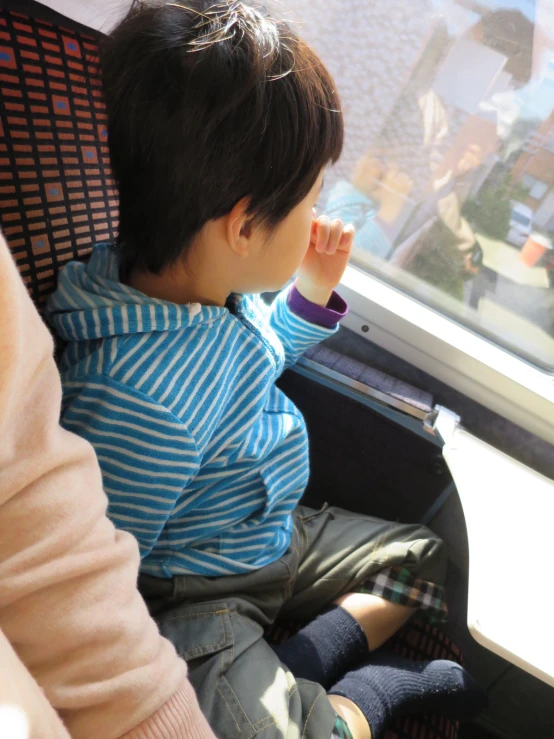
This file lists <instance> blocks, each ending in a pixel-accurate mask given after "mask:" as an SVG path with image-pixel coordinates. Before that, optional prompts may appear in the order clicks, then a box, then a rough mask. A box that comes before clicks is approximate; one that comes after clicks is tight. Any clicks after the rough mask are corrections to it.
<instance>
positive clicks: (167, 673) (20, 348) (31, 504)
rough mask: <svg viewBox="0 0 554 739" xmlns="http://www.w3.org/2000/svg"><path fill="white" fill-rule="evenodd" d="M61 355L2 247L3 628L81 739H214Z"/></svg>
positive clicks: (0, 541)
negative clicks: (141, 586) (114, 510)
mask: <svg viewBox="0 0 554 739" xmlns="http://www.w3.org/2000/svg"><path fill="white" fill-rule="evenodd" d="M52 350H53V345H52V339H51V336H50V334H49V332H48V330H47V329H46V327H45V326H44V324H43V323H42V321H41V319H40V316H39V315H38V313H37V311H36V309H35V307H34V305H33V303H32V301H31V299H30V298H29V296H28V295H27V292H26V290H25V287H24V285H23V283H22V281H21V279H20V277H19V275H18V273H17V269H16V267H15V265H14V263H13V260H12V258H11V255H10V253H9V251H8V248H7V246H6V244H5V241H4V239H3V238H2V237H1V235H0V630H1V631H3V633H4V635H5V636H6V638H7V639H8V641H9V642H10V644H11V645H12V647H13V649H14V650H15V652H16V654H17V656H18V658H19V659H20V660H21V661H22V662H23V664H24V665H25V667H26V668H27V670H28V671H29V672H30V673H31V675H32V676H33V677H34V679H35V680H36V681H37V683H38V684H39V685H40V687H41V688H42V690H43V691H44V694H45V695H46V698H47V699H48V701H49V702H50V704H51V705H52V706H53V707H54V709H55V710H56V711H57V712H58V714H59V716H60V717H61V718H62V720H63V721H64V723H65V725H66V726H67V729H68V731H69V733H70V735H71V736H72V737H73V739H117V738H118V737H122V736H126V737H127V736H128V737H129V739H131V737H132V738H133V739H134V738H136V739H180V738H181V737H187V738H188V739H214V736H213V734H212V732H211V730H210V729H209V727H208V724H207V723H206V721H205V719H204V717H203V715H202V713H201V712H200V709H199V707H198V703H197V700H196V696H195V694H194V691H193V689H192V687H191V685H190V683H189V682H188V679H187V675H186V664H185V662H184V661H183V660H181V659H180V658H179V657H178V656H177V654H176V652H175V650H174V648H173V647H172V646H171V644H170V643H169V642H167V641H166V640H165V639H163V638H162V637H161V636H160V634H159V632H158V629H157V627H156V625H155V623H154V621H153V620H152V619H151V618H150V616H149V614H148V611H147V609H146V606H145V605H144V602H143V601H142V599H141V597H140V595H139V593H138V591H137V589H136V580H137V572H138V566H139V552H138V547H137V543H136V541H135V539H134V537H133V536H132V535H131V534H128V533H125V532H122V531H118V530H116V529H115V528H114V526H113V525H112V523H110V521H109V520H108V519H107V518H106V506H107V500H106V496H105V494H104V492H103V489H102V480H101V474H100V469H99V467H98V462H97V460H96V456H95V454H94V451H93V449H92V447H91V446H90V444H89V443H88V442H86V441H85V440H83V439H81V438H79V437H77V436H75V435H74V434H72V433H70V432H68V431H65V430H64V429H62V428H61V427H60V425H59V415H60V406H61V387H60V380H59V376H58V372H57V369H56V366H55V363H54V360H53V356H52ZM2 668H4V665H2Z"/></svg>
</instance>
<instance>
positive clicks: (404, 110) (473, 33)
mask: <svg viewBox="0 0 554 739" xmlns="http://www.w3.org/2000/svg"><path fill="white" fill-rule="evenodd" d="M44 2H45V4H47V5H50V6H51V7H53V8H54V9H56V10H59V11H61V12H62V13H65V14H66V15H69V16H70V17H73V18H74V19H75V20H78V21H81V22H84V23H86V24H88V25H90V26H93V27H95V28H97V29H99V30H102V31H104V32H106V31H109V28H110V27H111V26H112V25H113V23H114V22H115V20H116V19H117V16H118V14H120V13H121V12H123V10H124V9H125V8H126V7H128V4H129V3H128V0H113V2H106V0H91V2H88V3H84V4H82V3H78V4H76V3H72V2H69V0H44ZM266 4H267V5H268V6H269V7H270V8H271V10H272V11H273V12H274V14H277V15H279V14H281V15H282V16H283V17H285V19H286V20H288V21H290V22H292V23H294V24H295V26H296V27H297V28H298V30H299V32H300V33H301V34H302V35H303V36H304V38H306V39H307V40H308V41H309V42H310V43H311V44H312V45H313V46H314V47H315V48H316V50H317V51H318V53H319V54H320V55H321V57H322V58H323V60H324V61H325V63H326V64H327V65H328V67H329V69H330V70H331V72H332V74H333V76H334V77H335V79H336V81H337V85H338V87H339V91H340V93H341V97H342V100H343V108H344V113H345V119H346V141H345V148H344V153H343V156H342V158H341V160H340V161H339V162H338V164H337V165H336V166H335V167H334V168H333V169H332V170H330V171H329V173H328V174H327V176H326V179H325V181H326V187H325V191H324V192H323V193H322V197H321V200H320V205H321V206H322V207H324V208H325V210H326V211H327V212H328V213H330V214H331V215H335V216H337V217H341V218H343V219H345V220H352V221H353V222H354V223H355V225H356V226H357V229H358V234H357V240H356V246H355V249H354V253H353V258H352V265H351V267H349V268H348V269H347V272H346V274H345V277H344V280H343V285H342V289H343V294H344V295H345V297H346V298H347V299H348V301H349V304H350V308H351V312H350V316H349V317H348V318H347V319H346V321H345V323H346V325H347V326H348V327H350V328H352V329H354V330H356V331H359V332H360V334H361V335H362V336H364V337H365V338H368V339H370V340H372V341H374V342H375V343H377V344H379V345H381V346H383V347H385V348H387V349H389V350H391V351H393V352H394V353H396V354H398V355H399V356H402V357H403V358H404V359H406V360H408V361H410V362H411V363H412V364H415V365H417V366H419V367H421V368H423V369H425V370H427V371H428V372H430V373H431V374H433V375H435V376H437V377H439V378H440V379H442V380H444V381H446V382H447V383H449V384H450V385H452V386H454V387H456V388H457V389H459V390H461V391H462V392H465V393H466V394H468V395H470V396H471V397H473V399H474V400H477V401H479V402H482V403H484V404H485V405H488V406H489V407H491V408H493V409H494V410H496V411H497V412H500V413H502V414H503V415H505V416H506V417H508V418H510V419H511V420H513V421H515V422H516V423H519V424H521V425H522V426H524V427H526V428H528V429H529V430H531V431H533V432H535V433H537V434H539V435H541V436H542V437H543V438H547V439H549V440H550V441H554V424H553V423H552V419H553V418H554V381H553V371H554V288H553V284H554V249H553V248H552V243H553V236H554V31H552V29H553V28H554V10H553V9H552V3H551V0H387V1H386V2H384V1H383V0H266Z"/></svg>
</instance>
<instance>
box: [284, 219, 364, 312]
mask: <svg viewBox="0 0 554 739" xmlns="http://www.w3.org/2000/svg"><path fill="white" fill-rule="evenodd" d="M355 234H356V230H355V228H354V226H352V225H351V224H349V225H348V226H343V224H342V221H339V220H338V219H336V220H334V221H331V219H330V218H328V217H327V216H320V217H319V218H316V217H315V212H314V220H313V223H312V234H311V238H310V246H309V247H308V251H307V252H306V256H305V257H304V259H303V261H302V264H301V265H300V267H299V268H298V270H297V273H296V274H297V280H296V289H297V290H298V292H299V293H300V294H301V295H302V296H303V297H304V298H306V300H309V301H310V302H311V303H316V304H317V305H322V306H326V305H327V303H328V302H329V299H330V297H331V294H332V292H333V290H334V289H335V287H336V286H337V285H338V284H339V282H340V279H341V277H342V275H343V273H344V270H345V269H346V265H347V264H348V259H349V258H350V252H351V250H352V244H353V243H354V236H355Z"/></svg>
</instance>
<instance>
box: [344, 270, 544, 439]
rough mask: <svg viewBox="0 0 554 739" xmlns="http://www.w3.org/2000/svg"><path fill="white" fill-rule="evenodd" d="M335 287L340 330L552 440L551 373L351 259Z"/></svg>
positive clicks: (541, 436)
mask: <svg viewBox="0 0 554 739" xmlns="http://www.w3.org/2000/svg"><path fill="white" fill-rule="evenodd" d="M340 291H341V294H342V295H343V297H344V298H345V299H346V300H347V301H348V304H349V306H350V312H349V314H348V316H347V317H346V318H345V319H344V320H343V325H345V326H346V327H347V328H350V329H351V330H353V331H354V332H356V333H357V334H359V335H360V336H362V337H363V338H365V339H367V340H369V341H372V342H373V343H375V344H376V345H377V346H380V347H382V348H383V349H386V350H388V351H390V352H392V353H393V354H396V355H397V356H399V357H401V358H402V359H404V360H405V361H407V362H409V363H410V364H413V365H414V366H416V367H418V368H419V369H421V370H423V371H425V372H427V373H428V374H430V375H432V376H434V377H436V378H437V379H439V380H441V381H443V382H445V383H446V384H447V385H450V386H451V387H453V388H454V389H456V390H458V391H459V392H461V393H463V394H464V395H467V396H468V397H470V398H471V399H472V400H474V401H476V402H478V403H481V404H482V405H484V406H486V407H487V408H490V409H491V410H493V411H495V412H496V413H498V414H499V415H501V416H503V417H504V418H507V419H508V420H510V421H512V422H513V423H516V424H517V425H519V426H522V427H523V428H525V429H527V430H528V431H530V432H532V433H534V434H536V435H537V436H539V437H540V438H542V439H545V440H546V441H548V442H549V443H551V444H554V373H552V372H547V371H545V370H542V369H540V368H538V367H535V366H533V365H532V364H531V363H529V362H528V361H526V360H524V359H522V358H520V357H518V356H517V355H515V354H513V353H512V352H510V351H509V350H507V349H505V348H503V347H501V346H499V345H498V344H495V343H494V342H493V341H492V340H490V339H488V338H486V337H485V336H483V335H480V334H479V333H477V332H476V331H475V330H473V329H471V328H468V327H466V326H464V325H462V324H461V323H459V322H458V321H456V320H455V319H453V318H450V317H449V316H447V315H445V314H443V313H440V312H439V311H438V310H436V309H434V308H431V307H429V306H427V305H425V304H423V303H421V302H420V301H419V300H418V299H417V298H415V297H412V296H410V295H408V294H407V293H405V292H403V291H402V290H400V289H399V288H396V287H394V286H393V285H391V284H389V283H387V282H385V281H384V280H382V279H380V278H379V277H377V276H376V275H374V274H371V273H369V272H366V271H364V270H363V269H362V268H360V267H357V266H355V265H354V264H350V265H348V267H347V269H346V271H345V274H344V276H343V279H342V281H341V286H340ZM462 422H463V419H462Z"/></svg>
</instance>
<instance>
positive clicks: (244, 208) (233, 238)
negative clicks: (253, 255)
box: [226, 198, 252, 257]
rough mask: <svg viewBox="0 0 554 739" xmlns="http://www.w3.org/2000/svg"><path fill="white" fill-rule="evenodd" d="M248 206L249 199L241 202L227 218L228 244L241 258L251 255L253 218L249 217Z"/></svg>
mask: <svg viewBox="0 0 554 739" xmlns="http://www.w3.org/2000/svg"><path fill="white" fill-rule="evenodd" d="M248 204H249V202H248V198H243V199H242V200H239V202H238V203H237V204H236V205H235V207H234V208H233V209H232V210H231V211H230V213H229V214H228V215H227V218H226V221H227V222H226V235H227V242H228V244H229V246H230V247H231V249H232V250H233V251H234V252H235V254H237V256H239V257H247V256H248V255H249V254H250V247H251V237H252V217H251V216H248V215H247V213H248Z"/></svg>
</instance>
